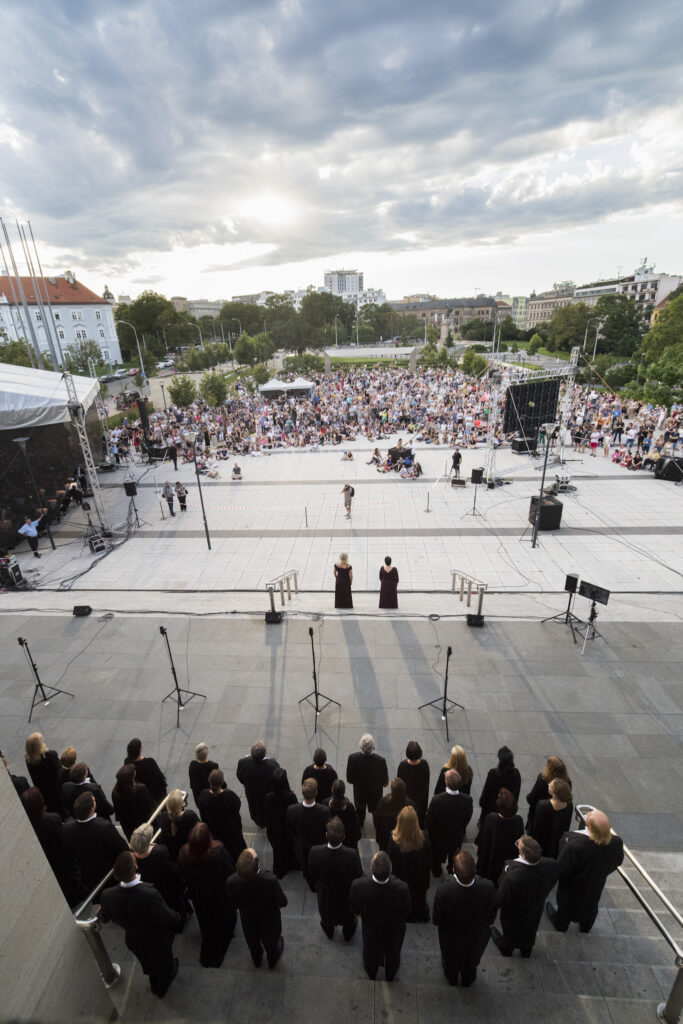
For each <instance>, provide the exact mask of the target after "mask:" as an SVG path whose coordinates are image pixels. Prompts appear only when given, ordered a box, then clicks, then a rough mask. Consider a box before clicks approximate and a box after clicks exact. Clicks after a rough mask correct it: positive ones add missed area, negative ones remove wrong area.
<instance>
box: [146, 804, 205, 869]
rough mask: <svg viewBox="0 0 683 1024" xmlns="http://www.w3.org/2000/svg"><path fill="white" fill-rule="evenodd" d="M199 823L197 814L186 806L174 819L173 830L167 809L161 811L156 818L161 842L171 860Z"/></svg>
mask: <svg viewBox="0 0 683 1024" xmlns="http://www.w3.org/2000/svg"><path fill="white" fill-rule="evenodd" d="M198 823H199V817H198V815H197V814H196V813H195V812H194V811H193V810H191V809H190V808H189V807H186V808H185V810H184V811H183V813H182V814H180V815H178V817H177V818H176V819H175V832H174V831H173V827H172V824H171V818H170V816H169V813H168V811H162V812H161V814H160V815H159V817H158V818H157V820H156V824H157V825H158V826H159V828H160V829H161V842H162V843H163V845H164V846H165V847H166V849H167V850H168V852H169V855H170V857H171V860H177V859H178V854H179V853H180V851H181V850H182V848H183V846H184V845H185V843H186V842H187V840H188V838H189V835H190V832H191V831H192V829H193V828H194V827H195V825H197V824H198Z"/></svg>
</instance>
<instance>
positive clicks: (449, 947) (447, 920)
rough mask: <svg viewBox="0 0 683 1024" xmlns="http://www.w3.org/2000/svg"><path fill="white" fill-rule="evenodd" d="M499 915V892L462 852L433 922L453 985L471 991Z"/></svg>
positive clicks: (440, 891) (443, 885)
mask: <svg viewBox="0 0 683 1024" xmlns="http://www.w3.org/2000/svg"><path fill="white" fill-rule="evenodd" d="M495 916H496V889H495V886H494V884H493V882H491V881H489V879H487V878H479V877H478V876H477V875H476V874H475V867H474V857H473V856H472V854H471V853H468V852H467V851H466V850H461V851H460V853H459V854H458V855H457V857H456V858H455V861H454V864H453V875H452V876H447V877H446V878H445V879H444V880H443V882H442V883H441V885H440V886H439V888H438V889H437V890H436V895H435V897H434V909H433V913H432V920H433V922H434V924H435V925H436V926H437V927H438V929H439V946H440V948H441V963H442V965H443V972H444V974H445V975H446V980H447V981H448V984H449V985H457V984H458V976H460V984H461V985H462V987H463V988H468V987H469V986H470V985H471V984H472V982H473V981H474V980H475V978H476V976H477V967H478V966H479V961H480V960H481V958H482V956H483V955H484V950H485V949H486V946H487V944H488V941H489V934H490V933H489V927H490V925H491V924H492V923H493V919H494V917H495Z"/></svg>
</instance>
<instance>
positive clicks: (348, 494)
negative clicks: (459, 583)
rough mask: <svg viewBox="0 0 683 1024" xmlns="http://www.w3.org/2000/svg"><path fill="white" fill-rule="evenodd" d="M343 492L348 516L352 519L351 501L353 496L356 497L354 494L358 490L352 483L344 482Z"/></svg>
mask: <svg viewBox="0 0 683 1024" xmlns="http://www.w3.org/2000/svg"><path fill="white" fill-rule="evenodd" d="M341 492H342V494H343V495H344V509H345V511H346V518H347V519H350V518H351V502H352V501H353V498H354V495H355V493H356V491H355V489H354V488H353V487H352V486H351V484H344V486H343V487H342V489H341Z"/></svg>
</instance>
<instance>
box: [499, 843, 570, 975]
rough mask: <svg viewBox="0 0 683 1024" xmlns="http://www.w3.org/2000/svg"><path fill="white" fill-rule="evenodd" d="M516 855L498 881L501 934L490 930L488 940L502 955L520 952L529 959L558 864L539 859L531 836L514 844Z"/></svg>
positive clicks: (507, 863) (554, 880)
mask: <svg viewBox="0 0 683 1024" xmlns="http://www.w3.org/2000/svg"><path fill="white" fill-rule="evenodd" d="M516 846H517V851H518V853H519V856H518V857H516V858H515V860H509V861H507V862H506V864H505V870H504V871H503V874H502V875H501V876H500V881H499V882H498V891H497V893H496V907H500V926H501V928H502V932H501V931H500V930H499V929H498V928H495V927H492V928H491V938H492V939H493V941H494V942H495V944H496V946H497V947H498V949H499V950H500V952H501V953H502V954H503V956H512V954H513V953H514V951H515V949H519V950H520V951H521V953H522V956H523V957H530V956H531V950H532V949H533V948H534V943H535V942H536V932H537V931H538V925H539V922H540V920H541V914H542V913H543V903H544V901H545V899H546V897H547V895H548V893H549V892H550V890H551V889H552V887H553V886H554V885H555V882H556V881H557V876H558V867H557V862H556V861H554V860H550V858H549V857H542V856H541V847H540V846H539V845H538V843H537V842H536V840H535V839H532V838H531V836H522V837H521V839H518V840H517V843H516Z"/></svg>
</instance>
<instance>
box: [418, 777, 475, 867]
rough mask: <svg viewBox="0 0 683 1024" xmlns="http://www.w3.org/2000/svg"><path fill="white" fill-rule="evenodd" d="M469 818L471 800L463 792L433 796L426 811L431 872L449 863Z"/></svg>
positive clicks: (463, 835) (461, 841) (460, 840)
mask: <svg viewBox="0 0 683 1024" xmlns="http://www.w3.org/2000/svg"><path fill="white" fill-rule="evenodd" d="M471 817H472V797H471V796H467V795H466V794H465V793H439V795H438V796H433V797H432V800H431V803H430V805H429V808H428V810H427V822H426V824H427V831H428V832H429V840H430V842H431V844H432V855H433V856H432V859H433V868H434V871H435V872H436V873H437V874H439V873H440V872H441V864H443V862H444V861H448V863H449V865H450V862H451V859H452V857H453V854H454V853H456V852H457V851H458V850H459V849H460V847H461V846H462V844H463V840H464V838H465V830H466V829H467V825H468V823H469V820H470V818H471Z"/></svg>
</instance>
